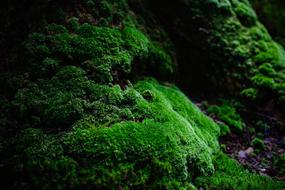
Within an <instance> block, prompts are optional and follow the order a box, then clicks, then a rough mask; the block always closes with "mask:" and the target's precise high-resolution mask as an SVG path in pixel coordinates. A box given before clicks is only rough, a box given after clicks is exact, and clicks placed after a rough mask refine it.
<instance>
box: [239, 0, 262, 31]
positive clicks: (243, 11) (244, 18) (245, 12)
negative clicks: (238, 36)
mask: <svg viewBox="0 0 285 190" xmlns="http://www.w3.org/2000/svg"><path fill="white" fill-rule="evenodd" d="M235 13H236V14H237V17H238V18H239V20H240V22H241V23H242V24H244V25H245V26H252V25H254V24H255V23H256V21H257V16H256V14H255V12H254V10H253V9H252V8H251V7H250V6H249V5H248V4H245V3H243V2H240V3H238V4H237V6H236V7H235Z"/></svg>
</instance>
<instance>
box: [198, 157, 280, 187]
mask: <svg viewBox="0 0 285 190" xmlns="http://www.w3.org/2000/svg"><path fill="white" fill-rule="evenodd" d="M214 160H215V161H214V165H215V169H216V171H217V172H216V173H214V175H212V176H211V177H201V178H197V179H196V181H195V185H196V187H203V188H204V189H205V190H221V189H223V190H232V189H234V190H244V189H252V190H260V189H263V190H272V189H275V190H282V189H284V187H285V184H284V182H276V181H273V180H272V179H271V178H269V177H266V176H260V175H258V174H253V173H250V172H249V171H247V170H245V169H244V168H242V167H241V166H240V165H239V164H238V163H237V162H236V161H235V160H232V159H230V158H228V156H226V155H225V154H223V153H220V154H219V155H217V157H216V158H215V159H214Z"/></svg>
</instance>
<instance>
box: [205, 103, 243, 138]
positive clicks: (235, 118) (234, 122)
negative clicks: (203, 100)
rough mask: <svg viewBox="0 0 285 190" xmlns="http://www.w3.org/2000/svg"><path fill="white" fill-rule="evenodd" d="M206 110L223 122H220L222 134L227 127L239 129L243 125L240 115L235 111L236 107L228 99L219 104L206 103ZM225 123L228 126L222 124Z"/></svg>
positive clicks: (227, 129)
mask: <svg viewBox="0 0 285 190" xmlns="http://www.w3.org/2000/svg"><path fill="white" fill-rule="evenodd" d="M206 107H207V112H208V113H209V114H210V115H213V116H214V117H216V118H217V119H219V120H220V121H222V122H224V123H225V124H221V128H222V129H223V132H222V133H223V134H227V133H228V132H229V129H231V128H234V129H236V130H239V131H241V130H242V129H243V127H244V125H245V124H244V122H243V121H242V119H241V116H240V115H239V114H238V113H237V110H236V108H235V107H234V106H233V104H232V103H231V102H229V101H222V102H221V105H206ZM224 125H227V126H228V127H226V126H224Z"/></svg>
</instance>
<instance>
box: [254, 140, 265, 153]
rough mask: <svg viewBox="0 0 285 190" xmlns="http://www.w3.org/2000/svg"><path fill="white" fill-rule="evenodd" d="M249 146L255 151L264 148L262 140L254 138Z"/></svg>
mask: <svg viewBox="0 0 285 190" xmlns="http://www.w3.org/2000/svg"><path fill="white" fill-rule="evenodd" d="M251 144H252V146H253V147H254V148H255V149H256V150H264V148H265V145H264V142H263V140H261V139H260V138H258V137H256V138H254V139H253V140H252V142H251Z"/></svg>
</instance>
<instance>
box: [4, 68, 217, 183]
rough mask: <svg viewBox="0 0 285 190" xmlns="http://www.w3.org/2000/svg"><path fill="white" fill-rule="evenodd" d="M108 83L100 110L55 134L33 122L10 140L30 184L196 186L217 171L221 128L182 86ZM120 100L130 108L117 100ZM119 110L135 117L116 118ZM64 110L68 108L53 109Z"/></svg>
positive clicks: (148, 82) (18, 180) (94, 103)
mask: <svg viewBox="0 0 285 190" xmlns="http://www.w3.org/2000/svg"><path fill="white" fill-rule="evenodd" d="M78 72H79V71H78ZM70 74H72V75H79V74H80V73H78V74H76V72H75V70H73V72H71V73H70ZM62 77H68V78H70V76H68V75H66V74H64V75H63V76H62ZM62 81H64V80H62ZM71 84H73V82H72V83H71ZM62 85H64V86H66V88H68V85H67V84H62ZM89 85H90V84H89ZM89 85H88V86H89ZM81 88H84V86H81ZM102 88H103V89H102ZM105 88H106V89H105V90H108V92H106V93H107V94H105V95H104V93H103V91H104V87H100V85H99V86H97V94H98V95H99V96H101V97H102V98H107V97H108V96H109V95H110V99H109V100H101V101H99V102H98V101H96V100H95V99H96V98H95V97H94V102H93V103H92V105H93V106H94V108H97V110H94V111H93V114H92V115H88V114H83V118H82V119H79V120H77V121H76V122H75V121H74V122H73V123H74V124H73V125H72V129H71V130H69V131H66V132H61V133H58V134H57V135H53V134H46V133H45V132H43V131H42V130H41V129H34V128H29V129H25V130H23V131H22V133H20V134H19V135H18V136H17V137H15V138H14V140H13V141H10V143H11V142H12V144H10V146H14V147H15V149H14V151H15V155H17V156H16V157H15V158H14V159H15V160H13V161H14V162H15V163H19V165H15V166H13V167H12V168H10V169H9V170H10V171H11V170H14V171H13V172H16V171H17V168H19V167H22V168H23V170H19V171H18V172H20V174H21V171H26V173H25V176H26V178H27V179H29V180H31V179H32V181H33V182H32V184H29V186H30V185H32V186H34V187H36V188H38V187H44V188H46V189H48V188H77V187H84V188H91V187H92V188H124V189H125V188H151V189H157V188H174V189H175V188H182V187H183V188H193V187H192V184H191V183H189V181H191V180H192V179H194V178H195V177H198V176H204V175H209V174H211V173H213V172H214V168H213V165H212V155H213V154H214V153H216V152H217V151H218V142H217V135H218V133H219V128H218V126H217V125H216V124H215V123H214V122H213V121H212V120H211V119H209V118H208V117H207V116H205V115H204V114H203V113H202V112H200V111H199V109H198V108H197V107H195V106H194V105H193V104H192V103H191V102H190V101H189V100H188V98H187V97H186V96H184V95H183V94H182V93H181V92H180V91H179V90H178V89H177V88H175V87H165V86H162V85H159V84H158V83H157V82H156V81H154V80H146V81H140V82H138V83H137V84H136V85H135V86H134V88H131V87H130V88H128V89H127V90H125V91H122V90H120V89H119V88H116V87H114V88H111V87H105ZM98 92H100V93H98ZM110 92H112V93H113V94H110ZM92 94H93V93H92ZM108 94H109V95H108ZM85 95H87V94H85ZM90 95H91V94H90ZM114 95H116V96H114ZM127 97H132V99H130V98H127ZM149 97H151V98H149ZM54 102H55V103H56V101H54ZM103 102H105V104H103ZM112 102H113V103H114V104H116V106H115V105H112ZM120 102H124V105H125V107H124V108H120V107H117V106H118V105H120ZM85 103H86V104H87V105H88V104H90V103H88V102H85ZM127 105H128V106H127ZM70 106H77V104H75V103H72V102H71V104H70ZM51 108H53V109H61V108H62V106H57V105H52V106H51ZM161 108H163V109H161ZM67 110H72V109H67ZM79 110H80V109H79ZM83 110H84V109H83ZM85 110H88V107H87V108H85ZM117 111H118V112H119V113H123V116H124V117H125V116H128V117H129V116H130V115H133V117H132V118H129V120H128V119H125V118H124V117H116V113H117ZM58 112H60V113H62V112H63V111H56V110H51V111H50V113H53V114H56V113H58ZM98 112H99V113H98ZM83 113H84V112H83ZM100 113H102V114H100ZM119 113H118V115H119V116H120V114H119ZM62 114H63V115H65V114H64V112H63V113H62ZM110 114H112V115H110ZM138 116H140V117H141V118H138ZM73 119H75V118H74V117H73ZM110 119H112V120H110ZM48 120H51V118H49V119H48ZM63 120H64V121H67V119H66V118H64V119H63ZM19 139H20V140H19ZM23 158H27V159H23ZM6 161H7V165H5V166H6V167H8V163H9V160H6ZM16 173H17V172H16ZM48 176H55V177H54V178H53V180H50V178H49V177H48ZM60 176H62V177H60ZM19 185H23V186H24V187H27V186H26V185H27V184H26V181H25V179H17V181H16V183H15V186H16V187H18V186H19Z"/></svg>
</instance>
